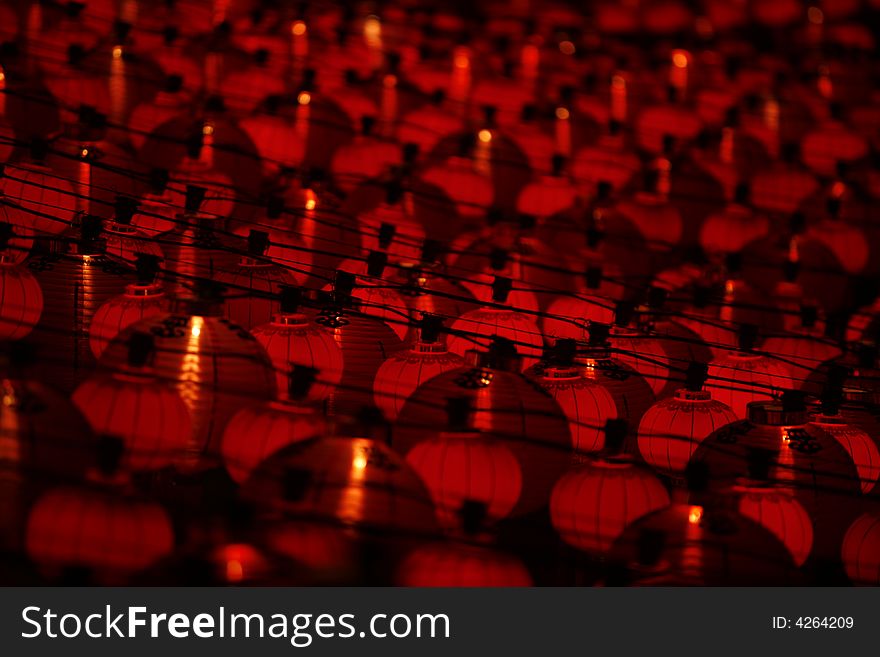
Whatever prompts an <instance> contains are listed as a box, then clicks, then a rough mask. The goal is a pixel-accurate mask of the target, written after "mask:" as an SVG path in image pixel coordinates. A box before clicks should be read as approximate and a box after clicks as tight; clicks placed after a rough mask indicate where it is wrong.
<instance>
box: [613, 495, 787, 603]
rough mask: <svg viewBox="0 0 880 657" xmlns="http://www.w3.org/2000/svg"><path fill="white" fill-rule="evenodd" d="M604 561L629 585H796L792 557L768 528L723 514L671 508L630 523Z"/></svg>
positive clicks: (694, 507)
mask: <svg viewBox="0 0 880 657" xmlns="http://www.w3.org/2000/svg"><path fill="white" fill-rule="evenodd" d="M607 558H608V561H609V562H610V563H613V564H615V565H616V566H618V567H619V568H620V569H621V570H620V571H618V574H617V576H616V577H615V579H614V580H613V581H612V582H609V583H613V584H616V585H621V584H625V585H630V586H633V585H635V586H749V585H753V586H758V585H763V586H766V585H779V586H785V585H794V584H797V583H798V582H799V579H798V575H797V571H796V570H795V565H794V562H793V560H792V557H791V553H790V552H789V551H788V549H787V548H786V547H785V545H783V544H782V542H781V541H780V540H779V539H778V538H776V536H775V535H774V534H773V532H771V531H770V530H769V529H765V528H764V527H762V526H761V525H760V524H758V523H756V522H754V521H752V520H749V519H748V518H746V517H744V516H742V515H739V514H737V513H732V512H730V511H726V510H723V509H715V508H712V507H709V508H706V507H702V506H698V505H692V504H682V503H675V504H672V505H670V506H668V507H667V508H665V509H661V510H659V511H655V512H654V513H650V514H648V515H646V516H643V517H642V518H641V519H639V520H637V521H635V522H634V523H632V524H631V525H630V526H629V527H628V528H627V529H626V530H625V531H624V532H623V533H622V534H621V535H620V537H619V538H618V539H617V540H616V541H615V543H614V545H613V546H612V547H611V549H610V551H609V553H608V557H607Z"/></svg>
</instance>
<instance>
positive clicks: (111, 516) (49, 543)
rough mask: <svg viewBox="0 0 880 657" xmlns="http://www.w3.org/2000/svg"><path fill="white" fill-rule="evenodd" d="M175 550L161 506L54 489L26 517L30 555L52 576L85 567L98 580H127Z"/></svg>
mask: <svg viewBox="0 0 880 657" xmlns="http://www.w3.org/2000/svg"><path fill="white" fill-rule="evenodd" d="M173 547H174V533H173V530H172V527H171V521H170V519H169V518H168V515H167V514H166V513H165V511H164V510H163V509H162V507H160V506H158V505H155V504H152V503H148V502H139V501H135V500H130V499H126V498H125V497H122V496H120V495H119V494H118V493H114V492H108V491H104V490H100V489H98V490H91V489H87V488H84V489H76V488H56V489H52V490H50V491H48V492H46V493H45V494H44V495H43V496H42V497H40V499H39V500H37V502H36V503H35V504H34V506H33V508H32V509H31V512H30V516H29V518H28V526H27V553H28V556H30V558H31V559H32V560H33V561H35V562H36V563H37V564H39V565H40V566H41V567H42V568H45V569H47V570H48V571H50V572H56V571H59V570H63V569H65V568H71V567H73V568H84V569H87V570H88V571H90V572H91V573H92V574H94V575H95V576H96V578H97V579H98V580H99V581H104V582H105V583H106V582H114V583H119V581H120V579H121V581H123V582H124V581H125V578H126V577H128V576H130V575H131V574H133V573H135V572H137V571H140V570H143V569H145V568H147V567H149V566H151V565H153V564H154V563H155V562H157V561H158V560H159V559H161V558H162V557H165V556H166V555H168V554H169V553H170V552H171V550H172V549H173Z"/></svg>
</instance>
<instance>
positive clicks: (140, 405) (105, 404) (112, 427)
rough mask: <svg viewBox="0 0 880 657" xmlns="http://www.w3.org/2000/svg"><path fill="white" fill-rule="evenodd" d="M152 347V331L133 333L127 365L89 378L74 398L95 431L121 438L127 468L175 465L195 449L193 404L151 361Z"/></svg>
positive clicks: (158, 467)
mask: <svg viewBox="0 0 880 657" xmlns="http://www.w3.org/2000/svg"><path fill="white" fill-rule="evenodd" d="M153 348H154V347H153V340H152V338H151V336H149V335H147V334H142V333H135V334H133V335H132V336H131V338H130V340H129V355H128V367H127V368H125V369H120V371H118V372H115V373H113V374H108V375H104V376H101V375H99V376H95V377H92V378H90V379H87V380H86V381H84V382H83V383H82V384H80V386H79V387H78V388H77V389H76V391H75V392H74V393H73V397H72V399H73V402H74V403H75V404H76V405H77V408H79V410H80V411H81V412H82V414H83V416H84V417H85V418H86V419H87V420H88V421H89V424H90V425H91V427H92V430H93V431H94V432H95V433H96V434H97V435H100V436H113V437H115V438H119V439H120V440H122V442H123V444H124V446H125V456H124V461H123V465H124V466H125V468H126V469H129V470H159V469H162V468H164V467H166V466H170V465H171V466H173V465H175V464H177V463H178V462H179V461H180V460H181V459H182V458H183V456H184V455H185V454H187V453H188V451H190V450H192V449H193V444H192V442H193V435H192V422H191V421H190V417H189V409H188V408H187V406H186V404H184V402H183V399H181V397H180V395H179V393H178V392H177V391H176V390H174V389H173V388H171V386H169V385H168V384H167V383H165V382H163V381H161V380H160V379H158V378H157V377H156V376H155V372H154V371H153V370H152V368H151V367H150V366H149V360H150V358H151V357H152V355H153V353H152V350H153Z"/></svg>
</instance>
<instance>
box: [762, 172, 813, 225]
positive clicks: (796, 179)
mask: <svg viewBox="0 0 880 657" xmlns="http://www.w3.org/2000/svg"><path fill="white" fill-rule="evenodd" d="M818 189H819V184H818V183H817V182H816V178H815V177H813V175H812V174H810V173H809V172H807V171H804V170H802V169H800V168H798V167H796V166H794V165H793V164H791V163H790V162H787V161H785V160H783V161H782V162H780V163H776V164H773V165H771V166H770V167H769V168H767V169H762V170H760V171H758V172H757V173H756V174H755V176H754V177H753V178H752V199H753V202H754V204H755V207H757V208H759V209H761V210H764V211H766V212H777V213H780V214H783V215H790V214H791V213H792V212H795V211H796V210H797V209H798V208H799V207H800V206H801V205H802V204H803V203H804V202H805V201H806V200H807V199H808V198H810V197H811V196H812V195H813V194H814V193H815V192H817V191H818Z"/></svg>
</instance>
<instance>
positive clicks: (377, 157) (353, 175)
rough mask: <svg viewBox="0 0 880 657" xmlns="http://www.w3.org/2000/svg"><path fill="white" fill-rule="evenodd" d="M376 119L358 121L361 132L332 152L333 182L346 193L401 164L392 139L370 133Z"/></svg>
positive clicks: (369, 118)
mask: <svg viewBox="0 0 880 657" xmlns="http://www.w3.org/2000/svg"><path fill="white" fill-rule="evenodd" d="M374 124H375V119H374V118H373V117H364V118H363V119H362V120H361V133H360V134H359V135H357V136H356V137H355V138H354V141H352V142H351V143H349V144H346V145H345V146H342V147H341V148H339V149H337V150H336V152H335V153H334V154H333V160H332V162H331V164H330V170H331V171H332V172H333V178H334V180H335V181H336V184H337V185H338V186H339V188H340V189H342V190H343V191H345V192H351V191H352V190H353V189H354V188H355V187H357V186H358V185H359V184H361V183H362V182H364V181H365V180H370V179H372V178H377V177H379V176H380V175H382V174H383V173H385V172H386V171H387V170H388V169H390V168H391V167H392V166H395V165H397V164H400V162H401V151H400V147H399V146H398V145H397V144H396V143H394V142H391V141H385V140H382V139H379V138H376V137H373V136H372V131H373V126H374Z"/></svg>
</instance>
